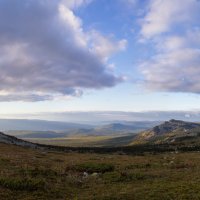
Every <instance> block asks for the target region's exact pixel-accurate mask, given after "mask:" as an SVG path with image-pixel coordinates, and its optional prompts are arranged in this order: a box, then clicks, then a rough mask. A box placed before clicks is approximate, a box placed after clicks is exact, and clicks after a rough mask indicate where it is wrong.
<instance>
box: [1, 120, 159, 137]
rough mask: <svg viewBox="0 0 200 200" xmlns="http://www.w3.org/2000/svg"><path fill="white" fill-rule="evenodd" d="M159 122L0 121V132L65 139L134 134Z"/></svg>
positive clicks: (20, 135)
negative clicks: (96, 123) (75, 122)
mask: <svg viewBox="0 0 200 200" xmlns="http://www.w3.org/2000/svg"><path fill="white" fill-rule="evenodd" d="M159 123H160V122H149V121H144V122H125V121H123V122H122V123H120V122H117V123H110V124H107V125H102V126H93V125H85V124H74V123H65V122H54V121H43V120H0V130H2V131H3V132H5V133H6V134H8V135H13V136H17V137H18V138H22V139H24V138H26V139H31V138H46V139H47V138H65V137H68V136H95V135H96V136H107V135H109V136H110V135H127V134H136V133H138V132H140V131H143V130H146V129H148V128H151V127H153V126H155V125H158V124H159Z"/></svg>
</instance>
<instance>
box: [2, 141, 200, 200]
mask: <svg viewBox="0 0 200 200" xmlns="http://www.w3.org/2000/svg"><path fill="white" fill-rule="evenodd" d="M102 164H103V165H102ZM110 166H111V167H110ZM87 170H88V171H90V172H91V173H92V172H95V171H101V170H102V173H101V174H99V175H98V176H92V175H89V176H88V177H84V176H83V171H87ZM106 170H107V172H105V171H106ZM0 172H1V174H0V199H1V200H15V199H16V200H18V199H20V200H45V199H48V200H63V199H65V200H77V199H78V200H88V199H90V200H120V199H123V200H134V199H136V200H140V199H142V200H151V199H152V200H160V199H163V200H168V199H169V200H171V199H176V200H184V199H188V200H190V199H193V200H195V199H196V200H197V199H200V159H199V153H198V152H196V153H195V152H193V153H178V154H175V153H173V154H172V153H163V154H156V155H152V154H144V155H140V156H128V155H116V154H94V153H93V154H89V153H85V154H78V153H62V152H50V151H42V150H33V149H25V148H22V147H17V146H12V145H5V144H0Z"/></svg>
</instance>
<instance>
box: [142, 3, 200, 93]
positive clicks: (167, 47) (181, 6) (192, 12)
mask: <svg viewBox="0 0 200 200" xmlns="http://www.w3.org/2000/svg"><path fill="white" fill-rule="evenodd" d="M199 10H200V2H199V1H196V0H183V1H180V0H173V1H172V0H168V1H164V0H152V1H151V4H150V9H149V12H148V13H147V15H146V16H145V19H144V23H143V25H142V28H141V32H142V34H143V36H144V37H145V38H146V39H145V42H147V43H148V44H149V43H150V44H151V45H153V46H155V49H154V51H155V55H154V56H152V58H151V59H149V60H147V61H145V62H143V63H142V64H141V68H140V70H141V72H142V74H143V75H144V85H145V86H146V88H148V89H150V90H154V91H168V92H189V93H200V81H199V78H198V77H199V76H200V27H199V26H200V24H199V21H198V19H199V18H198V17H200V13H199V12H197V11H199Z"/></svg>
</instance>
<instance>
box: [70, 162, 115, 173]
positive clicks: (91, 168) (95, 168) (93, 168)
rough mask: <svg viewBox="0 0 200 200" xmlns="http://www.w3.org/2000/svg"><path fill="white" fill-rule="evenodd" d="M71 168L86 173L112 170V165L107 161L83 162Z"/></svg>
mask: <svg viewBox="0 0 200 200" xmlns="http://www.w3.org/2000/svg"><path fill="white" fill-rule="evenodd" d="M73 170H75V171H78V172H87V173H94V172H97V173H105V172H112V171H114V165H112V164H108V163H83V164H79V165H76V166H73Z"/></svg>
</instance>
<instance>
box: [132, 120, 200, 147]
mask: <svg viewBox="0 0 200 200" xmlns="http://www.w3.org/2000/svg"><path fill="white" fill-rule="evenodd" d="M199 136H200V124H199V123H193V122H185V121H180V120H174V119H172V120H170V121H166V122H164V123H162V124H160V125H158V126H155V127H154V128H151V129H148V130H146V131H143V132H141V133H139V134H138V135H137V137H135V139H134V141H133V142H132V144H141V143H175V142H190V141H193V140H194V141H193V142H199V140H200V137H199Z"/></svg>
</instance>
